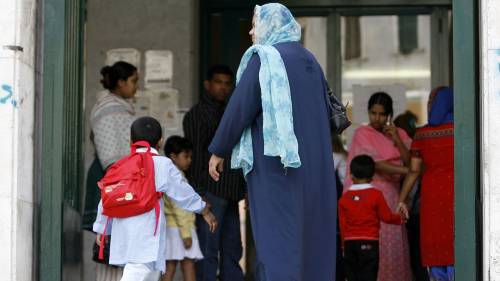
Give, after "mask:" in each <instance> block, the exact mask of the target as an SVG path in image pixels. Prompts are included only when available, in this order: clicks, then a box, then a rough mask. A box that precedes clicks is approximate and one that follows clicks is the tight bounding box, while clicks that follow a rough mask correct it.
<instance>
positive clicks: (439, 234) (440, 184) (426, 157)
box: [398, 87, 454, 281]
mask: <svg viewBox="0 0 500 281" xmlns="http://www.w3.org/2000/svg"><path fill="white" fill-rule="evenodd" d="M428 112H429V121H428V124H427V125H426V126H424V127H422V128H419V129H417V132H416V134H415V138H414V140H413V143H412V147H411V163H410V164H411V167H410V172H409V173H408V174H407V176H406V178H405V181H404V183H403V188H402V190H401V194H400V197H399V202H400V203H399V204H398V209H399V210H400V211H401V212H403V213H405V214H406V216H408V210H407V206H406V203H405V202H406V199H407V197H408V194H409V193H410V191H411V189H412V188H413V186H414V183H415V182H416V180H417V178H418V177H419V176H420V175H422V184H421V195H420V197H421V199H420V247H421V254H422V264H423V266H425V267H428V268H429V275H430V277H432V278H433V280H435V281H453V280H454V268H453V264H454V216H453V214H454V184H453V183H454V177H453V175H454V173H453V163H454V162H453V152H454V149H453V148H454V146H453V142H454V138H453V133H454V130H453V129H454V128H453V91H452V90H451V89H450V88H448V87H438V88H436V89H434V90H433V91H432V92H431V94H430V96H429V102H428Z"/></svg>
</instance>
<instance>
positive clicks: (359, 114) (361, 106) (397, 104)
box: [352, 85, 406, 125]
mask: <svg viewBox="0 0 500 281" xmlns="http://www.w3.org/2000/svg"><path fill="white" fill-rule="evenodd" d="M352 92H353V102H354V105H353V123H354V124H355V125H360V124H366V123H368V100H369V99H370V96H371V95H372V94H374V93H376V92H386V93H387V94H389V95H390V96H391V97H392V101H393V109H394V116H393V117H396V116H397V115H399V114H401V113H403V112H405V110H406V89H405V87H404V86H403V85H381V86H361V85H353V86H352Z"/></svg>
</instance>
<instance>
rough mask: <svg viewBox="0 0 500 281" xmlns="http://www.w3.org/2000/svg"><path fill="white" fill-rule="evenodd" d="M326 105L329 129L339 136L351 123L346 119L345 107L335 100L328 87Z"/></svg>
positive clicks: (335, 97)
mask: <svg viewBox="0 0 500 281" xmlns="http://www.w3.org/2000/svg"><path fill="white" fill-rule="evenodd" d="M326 103H327V107H328V111H329V112H328V113H329V115H330V116H328V117H329V119H330V129H331V131H332V132H333V133H335V134H337V135H340V134H341V133H342V132H343V131H344V130H345V129H347V128H348V127H349V126H351V121H349V118H348V117H347V109H346V106H344V105H343V104H342V102H341V101H340V100H339V99H338V98H337V96H336V95H335V93H333V91H332V90H331V89H330V87H328V91H327V94H326Z"/></svg>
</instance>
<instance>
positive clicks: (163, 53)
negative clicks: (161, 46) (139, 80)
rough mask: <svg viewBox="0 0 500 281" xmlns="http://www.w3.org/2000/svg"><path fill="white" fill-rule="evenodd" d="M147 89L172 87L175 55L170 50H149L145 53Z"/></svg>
mask: <svg viewBox="0 0 500 281" xmlns="http://www.w3.org/2000/svg"><path fill="white" fill-rule="evenodd" d="M145 68H146V73H145V78H144V80H145V87H146V89H165V88H171V87H172V77H173V74H174V70H173V68H174V56H173V53H172V51H170V50H149V51H146V53H145Z"/></svg>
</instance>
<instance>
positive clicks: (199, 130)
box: [183, 93, 245, 201]
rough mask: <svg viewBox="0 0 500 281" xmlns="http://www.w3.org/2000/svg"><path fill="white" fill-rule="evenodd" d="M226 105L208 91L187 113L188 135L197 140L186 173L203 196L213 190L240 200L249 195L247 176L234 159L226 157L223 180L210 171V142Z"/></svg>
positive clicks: (185, 129) (216, 193)
mask: <svg viewBox="0 0 500 281" xmlns="http://www.w3.org/2000/svg"><path fill="white" fill-rule="evenodd" d="M224 108H225V104H222V103H219V102H217V101H215V100H214V99H212V98H211V97H209V95H208V94H206V93H205V94H203V95H202V97H201V99H200V102H199V103H198V104H196V105H195V106H194V107H193V108H191V110H190V111H189V112H188V113H187V114H186V116H185V117H184V121H183V127H184V136H185V137H186V138H188V139H189V140H190V141H191V142H192V143H193V162H192V164H191V167H190V169H189V170H188V171H187V173H186V176H187V178H188V180H189V182H190V184H191V185H192V186H193V187H194V188H195V190H196V191H197V192H198V193H199V194H200V195H202V196H203V195H204V194H205V193H206V192H210V193H211V194H213V195H215V196H217V197H221V198H224V199H229V200H234V201H239V200H241V199H242V198H243V197H244V195H245V179H244V178H243V173H242V171H241V169H239V170H232V169H231V167H230V163H231V159H229V158H228V159H225V160H224V172H222V173H221V177H220V180H219V182H215V181H214V180H213V179H212V178H211V177H210V175H209V173H208V161H209V160H210V156H211V155H210V152H209V151H208V146H209V145H210V142H211V141H212V138H213V137H214V135H215V132H216V131H217V127H218V126H219V122H220V120H221V119H222V115H223V114H224Z"/></svg>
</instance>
